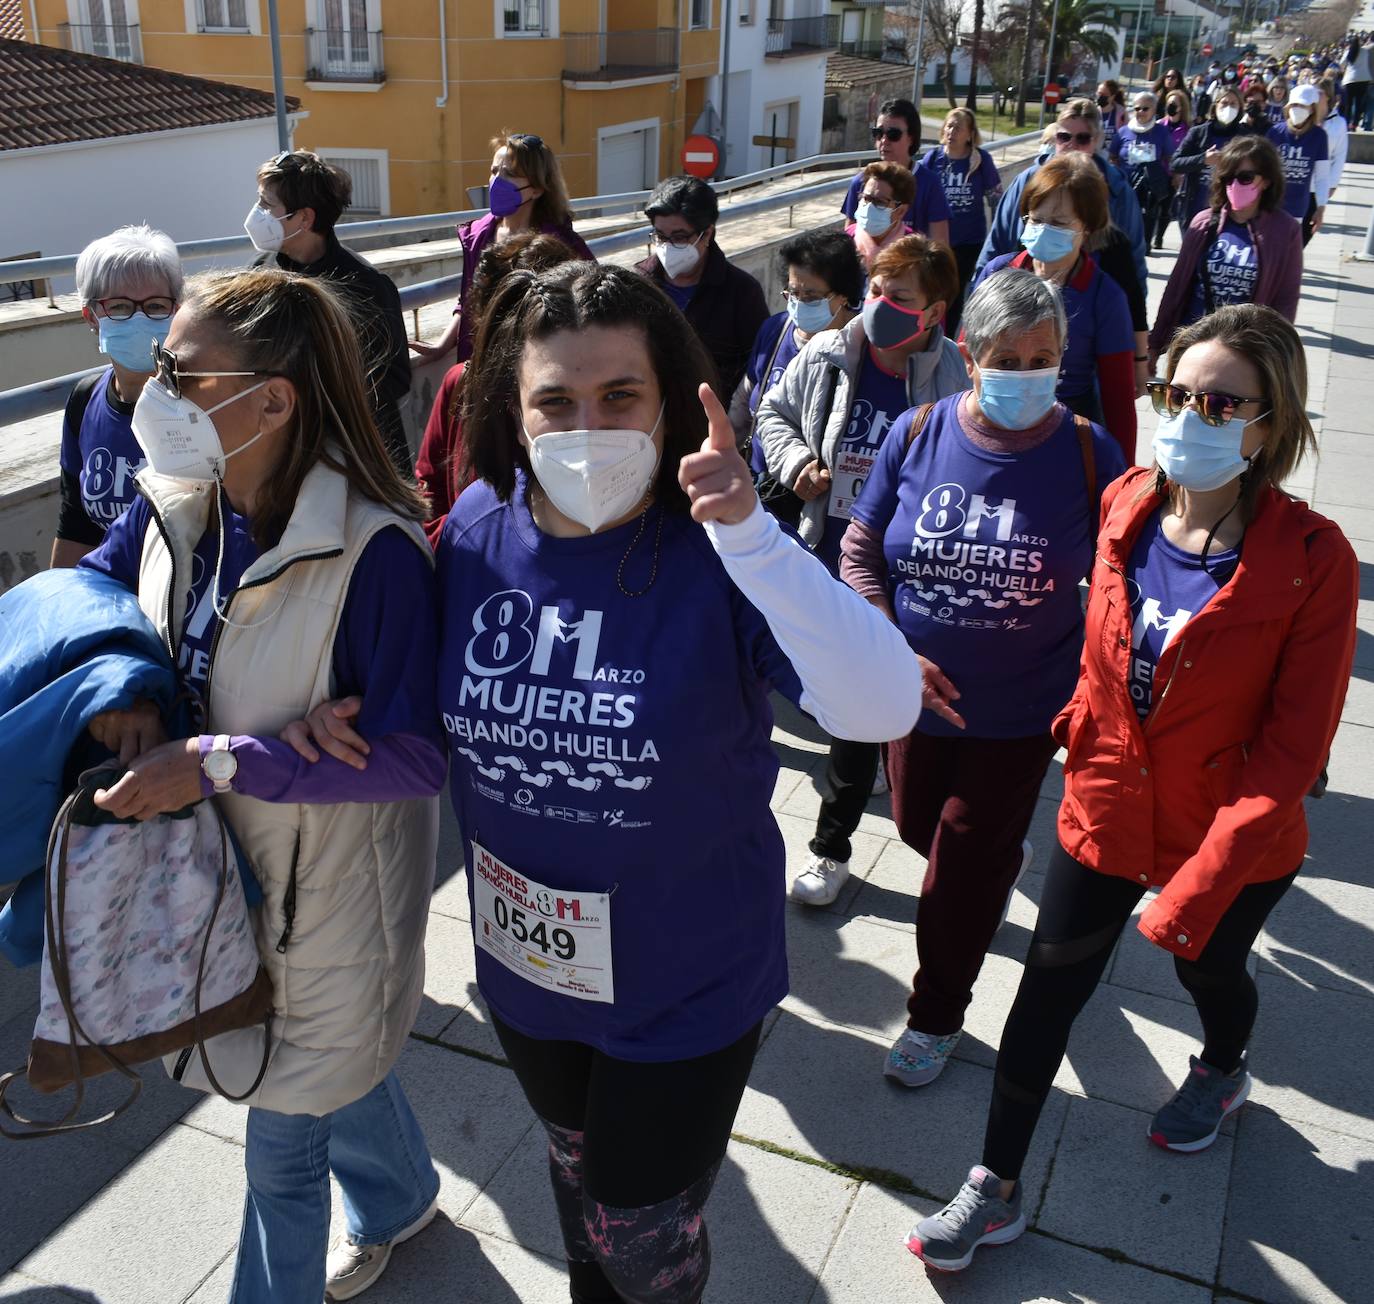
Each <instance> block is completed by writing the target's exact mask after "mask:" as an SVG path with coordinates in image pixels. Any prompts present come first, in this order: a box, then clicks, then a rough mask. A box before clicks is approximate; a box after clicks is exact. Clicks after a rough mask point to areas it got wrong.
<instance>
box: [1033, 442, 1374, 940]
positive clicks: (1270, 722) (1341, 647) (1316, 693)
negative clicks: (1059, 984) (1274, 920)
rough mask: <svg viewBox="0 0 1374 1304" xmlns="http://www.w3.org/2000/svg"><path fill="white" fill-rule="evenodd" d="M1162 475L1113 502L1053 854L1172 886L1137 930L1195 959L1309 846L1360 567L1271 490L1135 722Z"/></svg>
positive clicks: (1121, 484) (1062, 728) (1145, 476)
mask: <svg viewBox="0 0 1374 1304" xmlns="http://www.w3.org/2000/svg"><path fill="white" fill-rule="evenodd" d="M1153 475H1154V472H1153V470H1150V469H1145V468H1137V469H1136V470H1133V471H1128V472H1127V473H1126V474H1125V475H1124V476H1122V477H1121V479H1119V480H1117V481H1116V482H1115V483H1114V484H1112V485H1110V486H1109V487H1108V489H1107V491H1106V493H1105V494H1104V495H1103V499H1102V521H1103V524H1102V530H1101V533H1100V534H1099V536H1098V541H1097V559H1096V562H1095V563H1094V568H1093V577H1092V588H1091V590H1090V592H1089V596H1088V610H1087V628H1086V634H1085V641H1084V646H1083V659H1082V667H1081V670H1080V672H1079V679H1078V687H1077V689H1076V690H1075V691H1074V695H1073V697H1072V698H1070V699H1069V703H1068V705H1067V706H1066V707H1065V708H1064V710H1063V711H1062V712H1061V713H1060V715H1059V716H1058V718H1057V719H1056V720H1055V722H1054V724H1053V726H1052V729H1053V732H1054V736H1055V738H1056V739H1058V740H1059V741H1060V742H1061V743H1063V744H1064V745H1065V746H1067V748H1068V757H1067V759H1066V760H1065V762H1064V801H1063V805H1062V806H1061V807H1060V810H1059V840H1060V842H1061V843H1062V844H1063V846H1064V849H1065V850H1066V851H1067V852H1068V853H1069V854H1070V855H1071V856H1073V857H1074V859H1075V860H1077V861H1079V862H1080V863H1081V864H1083V865H1086V866H1088V867H1089V868H1090V869H1095V870H1098V871H1099V872H1101V873H1104V874H1114V875H1116V876H1118V877H1120V878H1130V879H1136V880H1138V881H1139V882H1141V883H1148V884H1150V885H1152V886H1155V887H1160V888H1162V890H1161V892H1160V893H1159V896H1158V897H1157V898H1156V899H1155V900H1154V901H1153V902H1152V903H1151V904H1150V906H1149V907H1148V908H1147V909H1146V911H1145V913H1144V915H1143V916H1142V918H1141V921H1140V931H1141V932H1142V933H1144V934H1145V936H1146V937H1148V938H1149V939H1150V940H1151V941H1152V942H1154V943H1155V944H1156V945H1157V946H1161V947H1163V948H1164V949H1165V950H1166V951H1172V952H1173V953H1174V954H1175V955H1180V956H1183V957H1184V958H1186V959H1195V958H1196V957H1197V956H1198V955H1199V954H1200V953H1201V951H1202V949H1203V948H1204V947H1205V946H1206V945H1207V942H1208V940H1209V939H1210V937H1211V936H1212V932H1213V930H1214V929H1215V927H1216V925H1217V923H1218V921H1219V920H1220V919H1221V917H1222V915H1224V914H1225V913H1226V911H1227V909H1228V908H1229V907H1230V905H1231V903H1232V902H1233V901H1234V900H1235V898H1236V896H1237V894H1238V893H1239V892H1240V890H1241V888H1243V887H1244V886H1245V885H1246V884H1248V883H1260V882H1266V881H1268V880H1271V879H1276V878H1282V877H1283V876H1284V875H1285V874H1288V873H1291V872H1292V871H1293V870H1294V869H1296V868H1297V866H1298V865H1299V864H1301V862H1302V858H1303V855H1304V853H1305V852H1306V850H1307V817H1306V815H1305V813H1304V811H1303V804H1302V802H1303V797H1304V795H1305V794H1306V793H1307V791H1308V789H1309V788H1311V786H1312V784H1313V782H1314V780H1315V779H1316V777H1317V775H1318V773H1319V772H1320V771H1321V768H1322V765H1323V764H1324V763H1325V761H1326V757H1327V755H1328V754H1329V751H1330V747H1331V739H1332V737H1333V736H1334V735H1335V732H1336V724H1337V722H1338V720H1339V719H1340V713H1341V707H1342V705H1343V703H1344V701H1345V691H1346V686H1347V683H1348V681H1349V678H1350V668H1351V663H1352V662H1353V660H1354V655H1355V608H1356V601H1357V596H1358V593H1359V565H1358V563H1357V561H1356V559H1355V554H1354V551H1353V550H1352V549H1351V547H1350V544H1349V543H1348V542H1346V539H1345V536H1344V535H1343V534H1342V533H1341V532H1340V530H1339V529H1338V528H1337V526H1336V525H1335V524H1333V523H1332V522H1331V521H1328V520H1327V519H1326V518H1325V517H1323V516H1319V515H1317V513H1316V512H1314V511H1312V510H1311V509H1309V508H1308V506H1307V504H1306V503H1303V502H1299V501H1297V500H1296V499H1292V498H1289V497H1288V496H1287V495H1285V494H1282V493H1279V492H1278V491H1277V490H1273V489H1268V490H1266V491H1265V492H1264V494H1263V495H1262V496H1261V498H1260V501H1259V506H1258V509H1257V511H1256V514H1255V518H1254V520H1253V521H1251V523H1250V526H1249V529H1248V530H1247V531H1246V535H1245V544H1244V548H1243V550H1242V553H1241V560H1240V563H1239V565H1238V566H1237V568H1236V572H1235V574H1234V576H1232V578H1231V580H1230V581H1229V582H1228V583H1227V584H1226V585H1225V586H1224V587H1223V588H1222V589H1221V590H1219V591H1218V593H1217V595H1216V597H1215V598H1213V600H1212V601H1211V602H1210V603H1209V604H1208V605H1207V606H1206V607H1204V608H1203V609H1202V610H1201V611H1200V612H1198V614H1197V615H1195V616H1194V617H1193V618H1192V619H1191V620H1190V621H1189V622H1188V623H1187V624H1186V625H1185V626H1184V627H1183V629H1182V630H1181V631H1180V633H1179V634H1178V635H1177V636H1176V637H1175V638H1174V639H1173V641H1172V642H1170V644H1169V646H1168V647H1167V648H1166V649H1165V651H1164V654H1163V655H1162V656H1161V657H1160V659H1159V664H1158V666H1157V667H1156V669H1155V677H1154V684H1155V689H1154V696H1153V706H1152V707H1151V709H1150V713H1149V715H1148V716H1147V717H1146V718H1145V720H1144V721H1143V723H1142V721H1141V720H1140V718H1139V717H1138V716H1137V715H1136V711H1135V707H1134V705H1133V704H1132V702H1131V699H1130V697H1129V695H1128V693H1127V688H1126V685H1127V674H1128V669H1129V663H1130V656H1131V642H1132V640H1131V627H1132V616H1131V603H1130V598H1129V596H1128V594H1127V589H1126V578H1125V571H1126V567H1127V563H1128V561H1129V559H1130V555H1131V549H1132V547H1133V546H1134V544H1135V541H1136V538H1137V537H1138V536H1139V534H1140V531H1141V529H1142V528H1143V526H1144V525H1145V523H1146V521H1147V520H1148V519H1149V517H1150V515H1151V513H1152V512H1154V511H1155V510H1156V508H1158V507H1159V505H1160V503H1161V501H1162V499H1161V498H1160V497H1159V496H1158V495H1157V494H1155V493H1153V492H1149V493H1146V494H1145V496H1144V497H1143V498H1142V497H1140V493H1141V490H1142V489H1143V488H1146V487H1147V486H1149V485H1150V479H1151V477H1152V476H1153Z"/></svg>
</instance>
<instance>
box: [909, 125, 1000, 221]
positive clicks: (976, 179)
mask: <svg viewBox="0 0 1374 1304" xmlns="http://www.w3.org/2000/svg"><path fill="white" fill-rule="evenodd" d="M978 154H979V157H980V158H981V159H982V163H981V165H980V166H979V168H978V170H977V171H976V172H974V173H972V174H970V173H969V169H968V165H969V161H970V160H969V157H965V158H950V156H949V155H948V154H946V153H945V151H944V147H943V146H936V148H934V149H932V150H931V151H930V153H929V154H927V155H926V156H925V158H924V159H923V160H922V162H921V166H922V167H923V168H925V169H926V170H927V171H930V172H933V173H935V175H936V176H938V177H939V178H940V188H941V190H943V191H944V195H945V202H946V203H947V204H948V205H949V242H950V244H952V245H981V244H982V243H983V241H984V240H985V239H987V234H988V212H987V208H986V207H985V199H986V196H987V195H989V194H990V193H992V192H993V191H995V190H996V189H997V188H998V187H999V186H1000V185H1001V184H1002V178H1001V176H1000V175H999V174H998V171H997V164H996V163H994V162H993V161H992V155H991V154H989V153H988V152H987V151H986V150H979V151H978Z"/></svg>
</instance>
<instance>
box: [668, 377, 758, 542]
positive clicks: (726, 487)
mask: <svg viewBox="0 0 1374 1304" xmlns="http://www.w3.org/2000/svg"><path fill="white" fill-rule="evenodd" d="M697 397H698V398H700V399H701V406H702V407H703V408H704V409H705V411H706V420H707V422H708V423H709V431H708V433H707V436H706V438H705V439H704V440H702V444H701V451H700V452H697V453H690V454H689V455H688V456H686V457H684V458H683V459H682V463H681V465H680V466H679V468H678V473H677V479H678V483H679V484H680V485H681V486H682V489H683V492H684V493H685V494H686V495H687V497H688V499H689V500H690V501H691V504H692V519H693V520H694V521H700V522H706V521H719V522H720V523H721V524H722V525H738V524H739V523H740V522H741V521H744V520H746V519H748V517H749V515H750V514H751V513H752V512H753V510H754V504H755V503H756V502H758V494H757V493H755V492H754V478H753V476H752V475H750V473H749V467H748V466H747V465H746V464H745V461H744V458H742V457H741V456H740V455H739V448H738V447H737V446H736V444H735V431H734V427H733V426H731V424H730V418H729V417H728V416H727V415H726V413H725V409H724V407H722V406H721V402H720V399H718V398H717V397H716V394H715V391H714V390H713V389H712V388H711V387H710V385H705V384H703V385H701V386H700V387H699V388H698V389H697Z"/></svg>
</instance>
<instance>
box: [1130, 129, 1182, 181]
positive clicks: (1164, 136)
mask: <svg viewBox="0 0 1374 1304" xmlns="http://www.w3.org/2000/svg"><path fill="white" fill-rule="evenodd" d="M1116 140H1117V147H1118V148H1119V149H1120V151H1121V162H1122V164H1123V165H1124V166H1125V167H1126V169H1127V170H1128V171H1130V172H1132V173H1134V172H1135V170H1136V169H1138V168H1144V169H1147V170H1148V171H1149V173H1150V175H1151V176H1153V177H1155V178H1156V179H1157V180H1158V181H1159V182H1161V183H1162V182H1164V181H1165V180H1166V179H1167V178H1168V175H1169V160H1170V159H1171V158H1172V157H1173V153H1174V138H1173V136H1172V135H1171V134H1170V132H1169V128H1168V127H1166V126H1165V125H1164V124H1163V123H1162V122H1153V123H1151V124H1150V129H1149V131H1135V130H1133V129H1132V128H1130V127H1124V128H1122V130H1121V132H1120V133H1119V134H1118V135H1117V138H1116Z"/></svg>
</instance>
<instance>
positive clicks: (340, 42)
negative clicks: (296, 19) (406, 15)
mask: <svg viewBox="0 0 1374 1304" xmlns="http://www.w3.org/2000/svg"><path fill="white" fill-rule="evenodd" d="M305 35H306V39H307V41H308V42H309V48H310V64H309V67H308V68H307V70H306V74H305V77H306V80H307V81H317V82H384V81H386V66H385V64H383V62H382V34H381V32H380V31H377V32H361V31H354V30H351V29H349V28H339V27H307V28H306V30H305Z"/></svg>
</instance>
